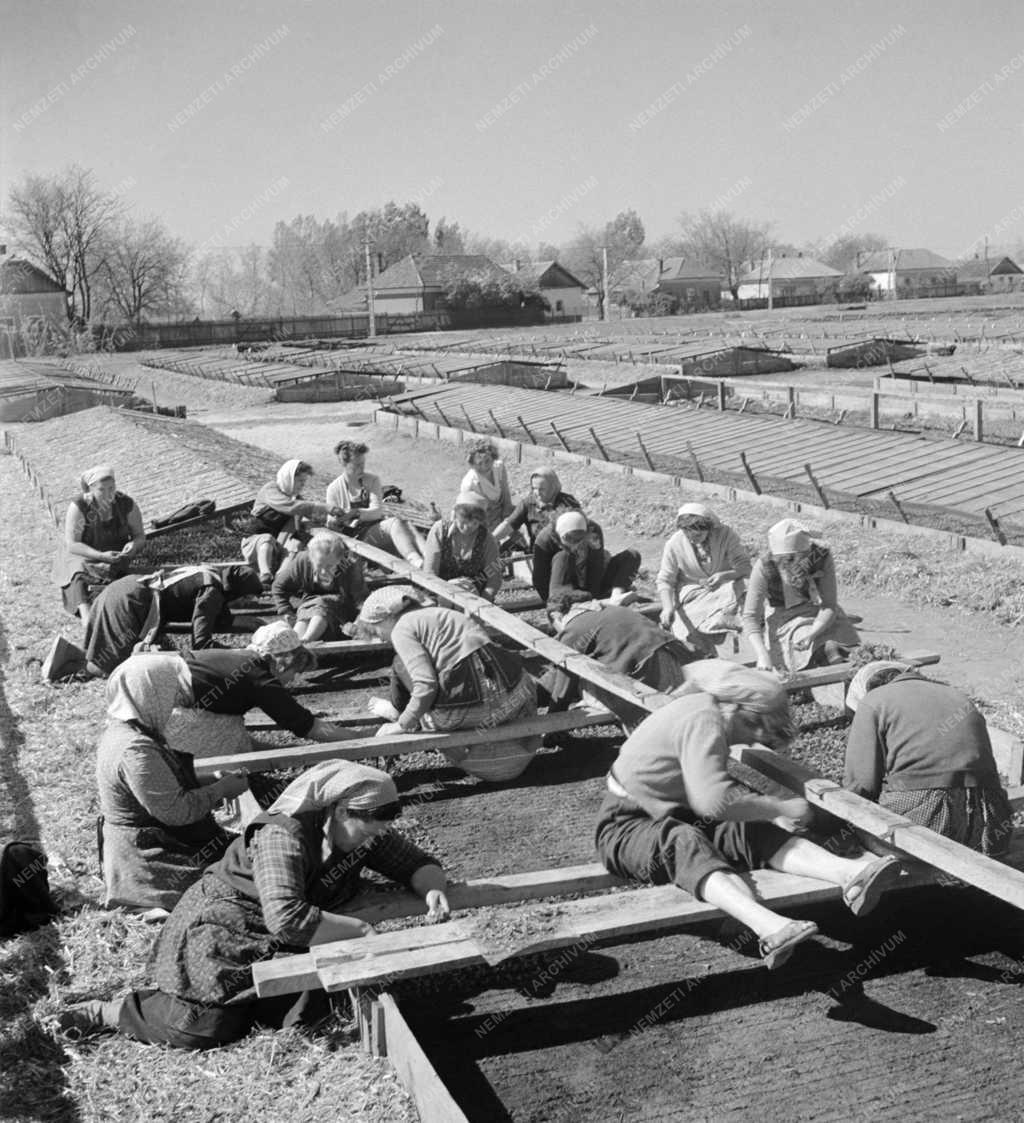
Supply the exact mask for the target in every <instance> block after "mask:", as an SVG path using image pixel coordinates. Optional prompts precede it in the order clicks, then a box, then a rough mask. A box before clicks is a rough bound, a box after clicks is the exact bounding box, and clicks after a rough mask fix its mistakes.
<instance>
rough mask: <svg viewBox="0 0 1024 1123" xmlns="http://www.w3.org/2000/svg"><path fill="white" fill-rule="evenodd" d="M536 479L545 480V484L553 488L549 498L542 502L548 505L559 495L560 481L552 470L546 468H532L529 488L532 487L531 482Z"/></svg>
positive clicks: (560, 489)
mask: <svg viewBox="0 0 1024 1123" xmlns="http://www.w3.org/2000/svg"><path fill="white" fill-rule="evenodd" d="M538 478H539V479H542V480H547V482H548V483H549V484H551V486H552V488H553V490H552V492H551V498H550V499H545V500H544V502H545V503H550V502H551V500H553V499H557V498H558V496H559V494H560V493H561V491H562V481H561V480H560V479H559V478H558V473H557V472H556V471H555V470H554V468H548V467H543V468H534V470H533V471H532V472H531V473H530V484H531V486H532V485H533V481H534V480H536V479H538Z"/></svg>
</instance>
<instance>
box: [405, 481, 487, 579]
mask: <svg viewBox="0 0 1024 1123" xmlns="http://www.w3.org/2000/svg"><path fill="white" fill-rule="evenodd" d="M486 508H487V504H486V502H485V501H484V499H483V497H482V496H480V495H477V494H475V493H474V492H471V491H462V492H460V493H459V495H458V496H456V499H455V504H454V506H453V507H452V517H451V519H450V520H449V521H445V520H444V519H438V521H437V522H436V523H434V525H433V526H432V527H431V528H430V533H429V534H428V535H427V549H426V553H425V554H424V557H423V570H424V572H425V573H432V574H434V576H435V577H440V578H441V579H442V580H444V581H450V582H451V583H452V584H453V585H455V586H456V587H457V588H460V589H464V590H465V591H466V592H467V593H479V595H480V596H482V597H487V599H488V600H494V598H495V597H496V596H497V594H498V590H499V589H500V588H501V560H500V559H499V557H498V543H497V542H496V541H495V540H494V537H493V536H492V535H491V534H490V532H489V531H488V529H487V521H486V520H487V514H486Z"/></svg>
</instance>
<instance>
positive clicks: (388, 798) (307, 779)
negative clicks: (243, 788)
mask: <svg viewBox="0 0 1024 1123" xmlns="http://www.w3.org/2000/svg"><path fill="white" fill-rule="evenodd" d="M397 803H398V789H397V788H396V787H395V782H394V780H392V779H391V777H390V776H389V775H388V774H387V773H386V772H381V771H380V770H379V769H377V768H370V767H368V766H367V765H365V764H356V763H354V762H353V761H350V760H325V761H321V763H320V764H317V765H314V766H313V767H312V768H310V769H308V770H307V771H306V772H303V773H302V775H301V776H300V777H299V778H298V779H297V780H293V781H292V782H291V783H290V784H289V785H288V787H287V788H285V790H284V791H283V792H282V793H281V794H280V795H279V796H278V797H277V799H275V800H274V802H273V803H272V804H271V805H270V807H269V808H268V809H267V810H268V812H269V813H270V814H271V815H273V814H278V815H298V814H301V813H302V812H303V811H324V810H326V809H327V808H334V807H336V806H341V807H344V808H345V810H347V811H362V812H366V811H376V810H378V809H379V808H382V807H390V806H391V805H393V804H397Z"/></svg>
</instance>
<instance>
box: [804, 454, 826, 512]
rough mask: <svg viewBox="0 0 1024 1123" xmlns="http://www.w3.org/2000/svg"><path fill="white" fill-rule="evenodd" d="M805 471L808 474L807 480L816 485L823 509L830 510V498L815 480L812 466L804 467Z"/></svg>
mask: <svg viewBox="0 0 1024 1123" xmlns="http://www.w3.org/2000/svg"><path fill="white" fill-rule="evenodd" d="M804 471H805V472H806V473H807V478H808V479H809V480H810V481H811V483H812V484H813V485H814V490H815V491H816V492H817V493H818V498H819V499H820V500H821V505H822V507H824V508H825V510H826V511H827V510H828V509H829V503H828V496H827V495H826V494H825V492H824V491H823V490H822V487H821V484H820V483H818V481H817V479H815V476H814V473H813V472H812V471H811V466H810V464H805V465H804Z"/></svg>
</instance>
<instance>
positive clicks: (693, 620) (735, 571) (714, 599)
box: [656, 503, 750, 657]
mask: <svg viewBox="0 0 1024 1123" xmlns="http://www.w3.org/2000/svg"><path fill="white" fill-rule="evenodd" d="M676 527H677V530H676V532H675V534H673V535H672V537H671V538H670V539H669V540H668V541H667V542H666V543H665V549H664V550H663V551H662V555H661V568H660V569H659V570H658V577H657V582H656V583H657V588H658V596H659V597H660V598H661V626H662V627H663V628H666V629H668V630H670V631H672V633H673V634H674V635H675V636H677V637H678V638H679V639H681V640H682V641H683V642H684V643H685V644H687V645H688V646H689V647H690V648H692V649H693V650H694V651H696V652H698V653H699V654H700V655H704V656H708V657H714V654H715V648H716V646H717V645H718V644H719V643H721V642H722V640H723V639H724V638H725V632H726V631H728V630H730V629H734V630H737V631H738V630H739V627H740V612H741V610H742V604H743V595H744V591H745V589H744V580H745V578H747V577H749V576H750V558H749V557H748V555H747V551H746V550H745V549H744V546H743V543H742V542H741V541H740V539H739V535H737V534H736V532H735V531H734V530H732V529H730V528H729V527H727V526H723V525H722V523H721V522H720V521H719V519H718V517H717V515H715V513H714V512H713V511H712V510H711V508H710V507H706V506H705V505H704V504H703V503H684V504H683V505H682V507H680V508H679V513H678V515H677V517H676Z"/></svg>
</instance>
